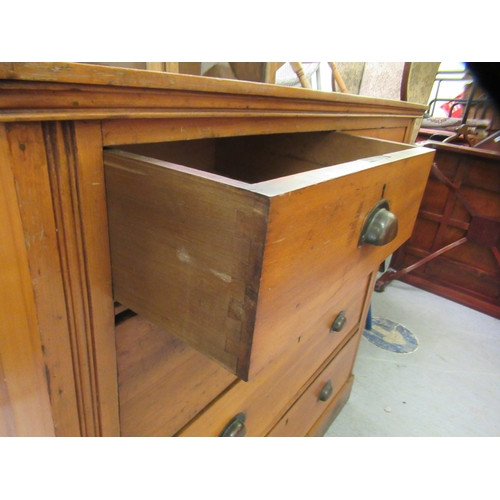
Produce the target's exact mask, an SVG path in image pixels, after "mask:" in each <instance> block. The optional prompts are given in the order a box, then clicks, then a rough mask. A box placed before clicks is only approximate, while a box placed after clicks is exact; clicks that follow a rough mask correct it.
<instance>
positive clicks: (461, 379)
mask: <svg viewBox="0 0 500 500" xmlns="http://www.w3.org/2000/svg"><path fill="white" fill-rule="evenodd" d="M372 315H373V316H374V317H376V316H379V317H382V318H386V319H390V320H393V321H395V322H397V323H400V324H402V325H404V326H405V327H406V328H408V329H409V330H410V331H411V332H412V333H413V334H414V335H415V336H416V338H417V339H418V342H419V346H418V348H417V350H415V351H413V352H412V353H408V354H398V353H393V352H390V351H387V350H385V349H382V348H380V347H377V346H375V345H373V344H372V343H370V342H369V341H368V340H367V339H366V338H364V337H363V338H362V340H361V344H360V348H359V353H358V357H357V360H356V363H355V366H354V375H355V381H354V386H353V390H352V393H351V397H350V399H349V401H348V402H347V404H346V406H345V407H344V409H343V410H342V412H341V413H340V414H339V416H338V417H337V419H336V420H335V421H334V422H333V424H332V425H331V427H330V428H329V430H328V431H327V432H326V434H325V436H326V437H334V436H344V437H348V436H350V437H360V436H365V437H368V436H374V437H439V436H450V437H468V436H471V437H473V436H477V437H479V436H487V437H498V436H500V320H497V319H495V318H492V317H490V316H487V315H484V314H481V313H479V312H477V311H474V310H472V309H469V308H467V307H464V306H461V305H459V304H456V303H454V302H452V301H449V300H446V299H443V298H441V297H438V296H436V295H433V294H430V293H427V292H425V291H423V290H420V289H418V288H415V287H412V286H409V285H407V284H405V283H402V282H399V281H395V282H392V283H391V284H390V285H389V286H388V287H387V288H386V290H385V291H384V292H382V293H377V292H374V294H373V299H372Z"/></svg>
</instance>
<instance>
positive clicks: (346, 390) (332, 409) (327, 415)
mask: <svg viewBox="0 0 500 500" xmlns="http://www.w3.org/2000/svg"><path fill="white" fill-rule="evenodd" d="M353 384H354V375H351V376H350V377H349V379H348V380H347V382H346V383H345V384H344V385H343V387H342V388H341V389H340V392H339V393H338V394H337V395H336V396H335V399H333V401H331V402H330V403H329V404H328V406H327V408H326V410H325V411H324V412H323V414H322V415H321V416H320V418H319V419H318V420H317V421H316V422H315V423H314V425H313V426H312V427H311V428H310V429H309V431H308V433H307V434H306V437H323V436H324V435H325V433H326V431H327V430H328V429H329V428H330V426H331V425H332V423H333V422H334V420H335V419H336V418H337V415H338V414H339V413H340V412H341V411H342V408H344V406H345V405H346V403H347V401H348V400H349V397H350V395H351V391H352V386H353Z"/></svg>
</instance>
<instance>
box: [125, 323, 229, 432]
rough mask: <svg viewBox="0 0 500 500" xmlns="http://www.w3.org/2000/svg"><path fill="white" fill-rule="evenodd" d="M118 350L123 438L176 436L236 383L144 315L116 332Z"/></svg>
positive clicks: (218, 367) (207, 359) (225, 371)
mask: <svg viewBox="0 0 500 500" xmlns="http://www.w3.org/2000/svg"><path fill="white" fill-rule="evenodd" d="M116 345H117V358H118V374H119V388H120V422H121V435H122V436H172V435H173V434H174V433H176V432H177V431H178V430H179V429H180V428H181V427H183V426H184V425H186V424H187V423H188V422H189V420H191V419H192V418H193V417H195V416H196V415H197V413H198V412H199V411H200V410H202V409H203V408H204V407H205V406H206V405H207V404H209V403H210V402H211V401H212V400H213V399H214V398H215V397H217V396H218V395H219V394H220V393H221V392H222V391H223V390H224V389H226V388H227V387H228V386H229V385H230V384H231V383H232V382H234V381H235V380H236V377H235V376H234V375H232V374H231V373H229V372H228V371H227V370H225V369H224V368H222V367H221V366H219V365H218V364H216V363H215V362H213V361H211V360H210V359H209V358H207V357H206V356H204V355H202V354H200V353H199V352H197V351H195V350H194V349H191V348H190V347H189V346H187V345H186V344H184V343H183V342H182V341H180V340H178V339H176V338H175V337H173V336H172V335H171V334H169V333H168V332H166V331H165V330H162V329H161V328H159V327H157V326H155V325H154V324H152V323H150V322H149V321H146V320H145V319H144V318H141V317H140V316H136V317H134V318H131V319H129V320H127V321H125V322H124V323H122V324H119V325H118V326H117V327H116ZM200 381H210V383H209V384H206V383H200Z"/></svg>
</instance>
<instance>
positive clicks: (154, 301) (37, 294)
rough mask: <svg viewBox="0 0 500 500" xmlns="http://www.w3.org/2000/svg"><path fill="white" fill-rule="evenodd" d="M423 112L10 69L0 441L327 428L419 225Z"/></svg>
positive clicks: (113, 71) (210, 85)
mask: <svg viewBox="0 0 500 500" xmlns="http://www.w3.org/2000/svg"><path fill="white" fill-rule="evenodd" d="M424 109H425V106H421V105H417V104H411V103H403V102H395V101H389V100H384V99H372V98H365V97H360V96H349V95H341V94H336V93H326V92H316V91H312V90H306V89H294V88H280V87H277V86H272V85H263V84H252V83H245V82H234V81H224V80H217V79H208V78H200V77H189V76H184V75H172V74H161V73H156V72H147V71H138V70H136V71H133V70H126V69H119V68H106V67H92V66H89V65H83V64H82V65H80V64H70V63H0V122H1V123H0V160H1V161H0V167H1V168H0V175H1V183H0V188H1V190H2V196H1V197H0V199H1V200H2V211H1V213H2V224H0V230H1V238H2V241H3V242H4V243H5V244H3V245H2V261H4V262H8V263H9V265H8V266H3V267H2V273H3V274H2V281H1V283H2V287H1V289H0V292H1V300H0V317H1V320H2V324H5V325H8V328H2V329H0V373H2V377H0V395H2V405H1V408H0V435H13V436H16V435H22V436H35V435H47V436H49V435H56V436H119V435H128V436H133V435H141V436H142V435H155V436H173V435H177V436H188V435H197V436H199V435H204V436H218V435H220V434H221V433H226V434H228V435H243V434H246V435H248V436H263V435H318V434H321V433H322V432H324V430H325V429H326V427H327V426H328V424H329V423H330V422H331V420H332V419H333V418H334V416H335V415H336V414H337V413H338V411H339V410H340V408H341V407H342V405H343V404H344V403H345V401H346V400H347V397H348V395H349V390H350V387H351V386H352V380H353V379H352V375H351V371H352V365H353V362H354V358H355V353H356V349H357V345H358V342H359V339H360V336H361V329H362V326H363V323H364V319H365V316H366V312H367V308H368V305H369V301H370V297H371V293H372V289H373V284H374V272H375V271H376V270H377V268H378V265H379V263H380V262H381V261H382V260H384V258H385V257H386V256H387V255H388V254H389V253H391V252H393V251H394V250H395V249H396V247H397V246H399V245H400V244H401V243H402V242H403V241H404V240H405V239H406V238H408V237H409V236H410V234H411V230H412V226H413V223H414V218H415V216H416V211H417V209H418V206H419V203H420V197H421V194H422V192H423V189H424V185H425V179H426V178H427V175H428V169H429V166H430V163H431V157H432V153H428V152H426V151H425V150H423V149H420V148H411V147H408V146H406V145H404V144H400V143H404V142H408V141H409V140H410V138H411V136H412V133H413V128H414V125H415V123H416V121H417V120H418V119H419V118H420V117H421V116H422V114H423V111H424ZM346 134H348V135H346ZM365 137H372V138H376V139H378V140H374V139H367V138H365ZM387 141H397V142H398V143H393V142H387ZM110 149H113V150H114V151H111V150H110ZM117 150H120V151H121V152H117ZM165 154H166V156H163V155H165ZM103 158H105V161H106V163H107V165H108V166H107V167H106V175H107V177H105V167H104V159H103ZM155 158H156V159H155ZM158 158H159V159H158ZM235 160H236V161H235ZM235 177H236V179H235ZM106 184H107V187H108V190H107V191H106ZM114 186H115V187H117V188H118V189H114V188H113V187H114ZM167 188H168V189H169V190H171V191H168V196H165V193H166V192H167V191H166V190H167ZM382 200H385V201H384V203H383V204H382V205H381V204H380V202H381V201H382ZM235 202H237V204H234V203H235ZM374 207H377V210H376V211H375V212H373V211H372V209H373V208H374ZM221 208H223V209H226V210H221ZM228 208H229V210H227V209H228ZM195 209H197V211H196V210H195ZM389 211H390V212H391V213H394V214H395V215H396V217H397V218H398V222H399V227H398V231H397V234H396V231H395V225H394V222H391V221H394V218H391V217H392V216H391V215H390V214H389ZM108 214H109V225H108ZM196 220H198V221H202V222H203V223H200V224H196ZM127 223H128V226H127ZM367 227H368V228H371V229H370V230H369V231H367V232H366V231H364V230H365V229H366V228H367ZM373 227H378V230H377V231H379V232H378V233H377V231H375V233H377V234H378V235H377V234H374V233H373V232H372V229H373ZM186 228H187V229H186ZM361 234H364V236H363V238H362V239H361V241H360V235H361ZM384 235H385V236H384ZM372 238H374V240H375V241H376V240H377V238H382V239H383V240H384V242H386V241H390V242H389V243H387V245H384V246H376V245H375V246H374V245H372V244H369V242H370V241H372V242H373V239H372ZM385 238H387V239H385ZM110 239H111V242H112V253H111V251H110V247H109V240H110ZM365 239H366V241H365ZM379 241H380V240H379ZM129 245H131V246H129ZM136 250H139V251H136ZM134 256H135V257H138V258H139V260H138V261H134ZM173 263H175V266H173ZM195 263H196V264H199V265H200V267H199V268H197V267H196V265H194V264H195ZM141 266H143V267H141ZM112 267H113V274H112ZM188 269H190V270H189V271H188V272H187V273H186V272H185V271H186V270H188ZM174 278H175V279H174ZM113 281H114V283H113ZM113 287H114V290H115V292H116V297H114V294H113ZM114 299H118V300H120V301H122V303H123V308H125V309H132V310H134V311H135V313H138V314H139V316H134V317H129V319H127V320H125V318H126V317H127V316H131V313H129V312H127V311H124V312H123V313H122V314H121V315H118V316H117V318H118V323H117V324H116V326H115V314H114V309H115V308H114ZM332 327H333V328H332ZM11 331H15V332H16V335H15V336H12V335H7V333H8V332H11ZM245 380H248V381H245ZM228 424H229V425H228Z"/></svg>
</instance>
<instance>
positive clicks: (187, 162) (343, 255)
mask: <svg viewBox="0 0 500 500" xmlns="http://www.w3.org/2000/svg"><path fill="white" fill-rule="evenodd" d="M433 155H434V152H433V151H432V150H428V149H425V148H419V147H412V146H408V145H405V144H399V143H394V142H388V141H381V140H375V139H367V138H363V137H355V136H350V135H347V134H342V133H337V132H314V133H296V134H275V135H268V136H251V137H250V136H248V137H231V138H217V139H203V140H195V141H180V142H171V143H161V144H143V145H137V146H123V147H118V148H116V149H114V150H106V151H105V152H104V163H105V170H106V190H107V198H108V212H109V229H110V244H111V258H112V271H113V288H114V294H115V300H117V301H119V302H121V303H122V304H124V305H126V306H127V307H129V308H130V309H132V310H134V311H135V312H137V313H138V314H141V315H142V316H144V317H145V318H147V319H148V320H150V321H152V322H153V323H156V324H158V325H159V326H161V327H162V328H164V329H166V330H168V331H169V332H171V333H172V334H173V335H175V336H177V337H179V338H181V339H182V340H184V341H185V342H186V343H188V344H189V345H191V346H192V347H194V348H195V349H198V350H200V351H201V352H203V353H205V354H206V355H208V356H210V357H211V358H213V359H214V360H216V361H217V362H218V363H220V364H221V365H223V366H224V367H226V368H227V369H228V370H229V371H231V372H232V373H234V374H236V375H237V376H238V377H240V378H242V379H243V380H248V379H250V378H252V377H253V376H254V375H255V374H256V373H258V372H259V371H260V370H261V369H262V368H264V367H265V366H266V365H267V364H268V363H269V362H270V361H271V360H273V359H274V358H275V357H276V356H278V355H279V354H280V353H282V352H283V351H284V350H285V349H286V348H287V347H288V346H289V345H290V344H291V343H293V342H295V341H296V338H297V336H298V335H300V333H301V331H306V330H307V328H308V325H309V324H310V321H311V317H314V315H316V314H317V313H318V311H322V309H323V305H324V304H325V303H327V302H328V301H329V299H330V297H331V296H332V295H334V294H335V293H336V292H337V291H338V289H339V287H340V286H342V283H346V282H348V281H350V280H357V279H360V278H362V277H365V276H366V275H367V274H369V273H370V272H371V271H372V270H373V269H376V268H377V266H378V265H379V264H380V263H381V262H382V261H383V260H384V259H385V258H386V257H387V256H388V255H390V254H391V253H392V252H393V251H394V250H395V249H396V248H398V247H399V246H400V245H401V244H402V243H403V242H404V241H405V240H406V239H408V238H409V236H410V235H411V231H412V228H413V224H414V221H415V218H416V215H417V211H418V207H419V204H420V200H421V197H422V194H423V190H424V187H425V183H426V180H427V176H428V173H429V169H430V166H431V162H432V158H433ZM381 201H383V203H382V205H381ZM374 207H378V209H377V211H376V212H372V210H373V209H374ZM396 221H397V223H396ZM367 227H368V232H367V231H366V228H367ZM362 234H363V236H362ZM367 235H368V236H367ZM365 236H366V237H365Z"/></svg>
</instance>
